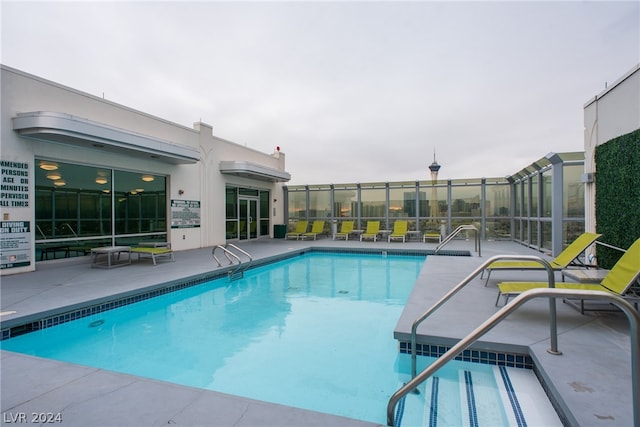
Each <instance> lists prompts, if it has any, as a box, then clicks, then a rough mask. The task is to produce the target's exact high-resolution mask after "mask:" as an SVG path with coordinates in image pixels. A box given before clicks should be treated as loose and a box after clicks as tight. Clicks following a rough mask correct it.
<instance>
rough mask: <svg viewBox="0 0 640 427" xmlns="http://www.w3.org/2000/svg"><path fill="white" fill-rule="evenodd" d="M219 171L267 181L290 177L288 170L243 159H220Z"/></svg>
mask: <svg viewBox="0 0 640 427" xmlns="http://www.w3.org/2000/svg"><path fill="white" fill-rule="evenodd" d="M220 173H224V174H230V175H237V176H244V177H246V178H253V179H259V180H261V181H269V182H287V181H289V180H290V179H291V174H289V172H284V171H281V170H278V169H274V168H270V167H267V166H263V165H258V164H255V163H251V162H244V161H222V162H220Z"/></svg>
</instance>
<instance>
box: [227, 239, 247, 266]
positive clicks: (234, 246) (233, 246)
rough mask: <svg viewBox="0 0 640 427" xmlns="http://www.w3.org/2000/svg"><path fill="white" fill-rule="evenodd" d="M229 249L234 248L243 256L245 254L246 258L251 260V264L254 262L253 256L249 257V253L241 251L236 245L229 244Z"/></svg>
mask: <svg viewBox="0 0 640 427" xmlns="http://www.w3.org/2000/svg"><path fill="white" fill-rule="evenodd" d="M227 247H230V248H233V249H235V250H237V251H238V252H240V253H241V254H243V255H244V256H246V257H247V258H249V262H252V261H253V257H252V256H251V255H249V252H247V251H245V250H243V249H240V248H239V247H237V246H236V245H234V244H233V243H227Z"/></svg>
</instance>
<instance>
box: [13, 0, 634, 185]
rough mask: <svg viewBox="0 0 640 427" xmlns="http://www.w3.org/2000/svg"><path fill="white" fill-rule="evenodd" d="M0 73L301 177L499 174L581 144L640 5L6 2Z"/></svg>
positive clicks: (629, 40)
mask: <svg viewBox="0 0 640 427" xmlns="http://www.w3.org/2000/svg"><path fill="white" fill-rule="evenodd" d="M1 7H2V34H1V35H2V62H3V63H4V64H7V65H9V66H13V67H16V68H19V69H22V70H24V71H26V72H29V73H33V74H36V75H39V76H42V77H44V78H48V79H51V80H54V81H56V82H59V83H62V84H65V85H68V86H71V87H74V88H77V89H80V90H84V91H87V92H89V93H92V94H96V95H99V96H100V95H102V94H103V93H104V95H105V97H106V98H107V99H110V100H112V101H115V102H119V103H122V104H124V105H127V106H129V107H132V108H136V109H139V110H142V111H145V112H148V113H150V114H154V115H157V116H160V117H162V118H164V119H167V120H171V121H174V122H177V123H180V124H183V125H186V126H191V124H192V123H193V122H195V121H198V120H202V121H204V122H207V123H210V124H212V125H213V127H214V133H215V134H216V135H218V136H220V137H222V138H225V139H228V140H231V141H234V142H237V143H240V144H246V145H247V146H249V147H252V148H255V149H258V150H262V151H265V152H271V151H272V150H273V148H274V147H275V146H277V145H278V146H281V147H282V149H283V151H284V152H285V153H286V154H287V169H288V171H289V172H291V173H292V175H293V181H292V183H298V184H302V183H310V184H313V183H326V182H334V183H340V182H367V181H399V180H414V179H427V178H428V170H427V166H428V164H429V163H431V161H432V157H433V150H434V148H435V149H436V150H437V155H438V161H439V162H440V163H441V164H442V169H441V172H440V176H441V177H443V178H468V177H482V176H504V175H507V174H510V173H513V172H516V171H517V170H519V169H520V168H522V167H524V166H526V165H528V164H530V163H531V162H533V161H534V160H536V159H538V158H540V157H542V156H544V155H545V154H547V153H548V152H551V151H556V152H563V151H581V150H582V149H583V141H582V138H583V118H582V107H583V104H584V102H586V101H587V100H588V99H590V98H591V97H592V96H594V95H595V94H597V93H598V92H599V91H600V90H602V89H603V88H604V83H605V82H607V81H608V82H611V81H613V80H615V79H617V78H618V77H619V76H620V75H622V74H624V73H625V72H626V71H628V70H629V69H630V68H631V67H632V66H634V65H635V64H637V63H638V62H640V5H639V4H638V3H637V2H206V1H205V2H105V3H102V2H90V3H89V2H46V3H42V2H37V3H35V2H34V3H31V2H2V4H1Z"/></svg>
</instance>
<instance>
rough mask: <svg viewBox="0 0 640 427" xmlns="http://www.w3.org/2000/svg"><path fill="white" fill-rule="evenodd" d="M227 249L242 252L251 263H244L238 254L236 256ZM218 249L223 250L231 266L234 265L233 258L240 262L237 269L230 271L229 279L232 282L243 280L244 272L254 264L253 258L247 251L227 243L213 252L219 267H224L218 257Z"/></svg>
mask: <svg viewBox="0 0 640 427" xmlns="http://www.w3.org/2000/svg"><path fill="white" fill-rule="evenodd" d="M227 248H233V249H235V250H236V251H238V252H240V253H241V254H242V255H244V256H246V257H247V258H248V259H249V261H248V262H245V263H243V262H242V259H241V258H240V257H239V256H238V255H237V254H235V253H234V252H232V251H230V250H229V249H227ZM216 249H221V250H222V253H223V254H224V256H225V257H226V258H227V260H228V261H229V265H232V264H233V260H232V259H231V258H234V259H235V260H236V261H237V262H238V265H237V267H236V268H235V269H233V270H230V271H229V279H230V280H237V279H241V278H242V277H244V271H245V270H246V269H248V268H249V266H250V265H251V263H252V262H253V257H252V256H251V255H250V254H249V253H248V252H247V251H245V250H243V249H240V248H239V247H237V246H236V245H234V244H233V243H227V244H225V245H217V246H215V247H214V248H213V249H212V250H211V256H212V257H213V259H215V260H216V262H217V263H218V267H222V263H221V262H220V260H219V259H218V257H217V256H216ZM230 257H231V258H230Z"/></svg>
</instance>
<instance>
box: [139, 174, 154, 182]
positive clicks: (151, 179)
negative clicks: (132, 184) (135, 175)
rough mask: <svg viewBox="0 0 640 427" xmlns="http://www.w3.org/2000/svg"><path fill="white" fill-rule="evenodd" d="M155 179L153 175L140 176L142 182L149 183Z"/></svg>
mask: <svg viewBox="0 0 640 427" xmlns="http://www.w3.org/2000/svg"><path fill="white" fill-rule="evenodd" d="M154 179H156V178H155V177H154V176H153V175H142V180H143V181H144V182H151V181H153V180H154Z"/></svg>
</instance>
